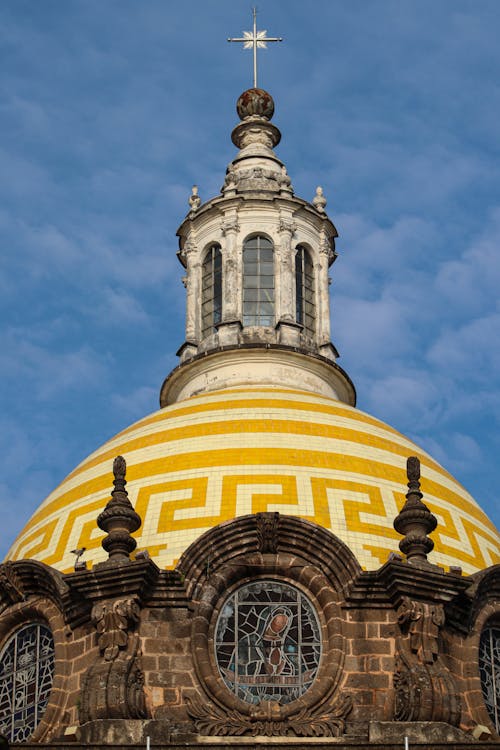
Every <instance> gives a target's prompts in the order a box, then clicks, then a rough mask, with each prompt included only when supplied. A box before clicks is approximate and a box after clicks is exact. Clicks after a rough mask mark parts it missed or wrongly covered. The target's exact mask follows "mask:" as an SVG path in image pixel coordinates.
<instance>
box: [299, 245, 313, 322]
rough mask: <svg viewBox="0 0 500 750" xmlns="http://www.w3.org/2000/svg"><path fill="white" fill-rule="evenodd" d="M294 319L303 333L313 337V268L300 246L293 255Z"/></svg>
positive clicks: (304, 249)
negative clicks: (302, 328) (302, 329)
mask: <svg viewBox="0 0 500 750" xmlns="http://www.w3.org/2000/svg"><path fill="white" fill-rule="evenodd" d="M295 319H296V321H297V323H302V325H303V326H304V332H305V333H307V334H309V335H310V336H313V335H314V330H315V323H316V307H315V304H314V267H313V264H312V260H311V256H310V254H309V252H308V250H306V248H305V247H303V246H302V245H298V246H297V252H296V254H295Z"/></svg>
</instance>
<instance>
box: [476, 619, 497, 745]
mask: <svg viewBox="0 0 500 750" xmlns="http://www.w3.org/2000/svg"><path fill="white" fill-rule="evenodd" d="M479 675H480V677H481V689H482V691H483V698H484V702H485V704H486V708H487V709H488V713H489V715H490V719H491V721H492V722H493V724H494V726H495V729H496V731H497V733H498V732H500V628H499V627H486V628H485V629H484V630H483V632H482V633H481V640H480V643H479Z"/></svg>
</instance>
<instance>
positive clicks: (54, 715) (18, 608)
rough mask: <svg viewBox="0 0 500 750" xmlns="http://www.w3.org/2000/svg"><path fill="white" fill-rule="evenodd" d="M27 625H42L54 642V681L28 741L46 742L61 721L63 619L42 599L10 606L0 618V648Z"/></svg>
mask: <svg viewBox="0 0 500 750" xmlns="http://www.w3.org/2000/svg"><path fill="white" fill-rule="evenodd" d="M31 623H42V624H45V625H47V627H48V628H49V629H50V630H51V632H52V637H53V639H54V679H53V682H52V689H51V691H50V696H49V701H48V704H47V708H46V709H45V711H44V713H43V715H42V717H41V719H40V721H39V723H38V726H37V727H36V729H35V731H34V732H33V734H32V735H31V737H30V739H29V742H47V741H49V740H51V739H52V738H53V737H54V736H55V735H56V734H57V733H59V732H60V731H61V719H62V715H63V712H64V709H65V707H66V702H67V698H68V689H67V678H68V676H67V672H68V658H67V645H66V635H65V633H66V630H67V627H66V625H65V623H64V617H63V615H62V613H61V611H60V610H59V609H58V607H57V606H56V605H55V604H54V603H53V602H52V601H50V600H49V599H46V598H44V597H39V598H30V599H28V600H27V601H25V602H20V603H18V604H14V605H13V606H12V607H10V608H9V609H8V610H6V611H5V612H3V613H2V616H1V619H0V649H2V648H3V646H4V644H5V643H6V641H7V640H8V639H9V638H10V636H12V635H13V634H14V633H15V631H16V630H18V629H20V628H21V627H23V626H24V625H29V624H31Z"/></svg>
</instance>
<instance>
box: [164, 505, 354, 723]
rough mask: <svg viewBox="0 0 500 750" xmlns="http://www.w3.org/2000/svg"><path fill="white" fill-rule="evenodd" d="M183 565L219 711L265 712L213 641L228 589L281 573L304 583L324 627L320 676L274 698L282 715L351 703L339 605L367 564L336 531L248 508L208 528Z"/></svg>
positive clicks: (204, 667) (208, 689) (279, 577)
mask: <svg viewBox="0 0 500 750" xmlns="http://www.w3.org/2000/svg"><path fill="white" fill-rule="evenodd" d="M273 526H274V531H272V528H273ZM270 528H271V532H269V529H270ZM263 529H264V531H263ZM266 529H267V531H265V530H266ZM268 532H269V538H268V537H267V536H266V534H268ZM273 535H274V537H273ZM273 539H274V541H273ZM207 565H208V569H207ZM178 569H179V570H180V571H181V572H182V573H183V574H184V575H185V583H186V586H187V590H188V592H189V596H190V598H192V600H193V602H194V604H195V614H194V617H193V625H192V653H193V660H194V666H195V671H196V675H197V678H198V680H199V684H200V689H201V690H202V691H203V693H204V694H205V696H206V698H208V700H209V701H211V702H212V703H216V704H217V706H218V707H219V710H220V711H222V712H224V711H227V710H228V709H229V710H234V711H236V712H237V713H238V715H240V716H247V717H248V719H249V720H253V719H254V718H255V715H256V712H257V713H258V707H256V706H255V705H252V704H250V703H246V702H244V701H242V700H241V699H240V698H238V697H237V696H235V695H234V694H233V693H231V691H230V690H229V689H228V688H227V687H226V685H225V684H224V681H223V679H222V677H221V675H220V673H219V670H218V666H217V663H216V658H215V652H214V646H213V643H214V633H215V628H216V623H217V619H218V615H219V612H220V610H221V607H222V605H223V604H224V602H225V601H226V599H227V596H228V594H229V592H231V591H233V590H235V589H236V588H238V587H240V586H242V585H244V584H245V583H248V582H251V581H255V580H259V579H260V580H262V579H270V580H276V581H278V582H283V583H286V584H289V585H291V586H294V587H295V588H297V589H298V590H299V591H302V592H303V593H304V594H305V595H306V596H307V597H308V599H309V600H310V602H311V603H312V605H313V607H314V608H315V610H316V613H317V615H318V619H319V622H320V628H321V635H322V656H321V661H320V665H319V670H318V674H317V676H316V679H315V681H314V682H313V684H312V685H311V687H310V688H309V689H308V690H307V691H306V692H304V693H303V695H302V696H301V697H300V698H298V699H297V700H294V701H292V702H290V703H288V704H284V705H281V704H280V705H279V707H278V708H276V706H275V709H276V711H277V713H279V718H278V719H277V720H279V721H280V722H286V721H293V720H294V717H295V718H296V717H297V716H298V715H299V714H301V713H302V712H304V711H305V712H306V713H307V712H311V711H315V710H317V709H318V708H320V709H321V710H322V711H325V713H328V711H329V710H332V708H333V707H334V704H336V703H337V702H338V701H339V700H341V701H344V708H343V709H342V710H344V711H348V710H349V708H348V706H347V703H348V701H349V698H348V696H344V695H340V691H339V686H340V682H341V679H342V677H343V670H342V666H343V663H344V655H345V642H344V636H343V634H342V624H341V623H342V618H341V612H340V607H341V603H342V601H343V598H344V592H345V591H346V590H347V589H348V587H349V586H350V584H351V583H352V581H353V579H354V578H356V577H357V576H358V575H359V573H360V568H359V565H358V563H357V561H356V560H355V558H354V556H353V555H352V553H351V552H350V550H349V549H348V548H347V546H346V545H345V544H344V543H343V542H341V541H340V540H339V539H338V538H337V537H335V536H334V535H333V534H331V533H330V532H328V531H326V530H325V529H323V528H322V527H319V526H317V525H316V524H313V523H311V522H309V521H304V520H302V519H299V518H295V517H291V516H280V515H279V514H278V513H261V514H256V515H252V516H243V517H240V518H237V519H235V520H234V521H230V522H225V523H222V524H220V525H219V526H218V527H215V528H214V529H212V530H210V531H209V532H207V533H206V534H204V535H203V536H202V537H201V538H200V539H199V540H197V542H196V543H195V544H193V545H191V547H190V548H189V549H188V550H187V551H186V552H185V553H184V555H183V556H182V558H181V560H180V562H179V568H178ZM206 698H205V699H206ZM259 705H260V704H259ZM321 707H323V708H321ZM274 718H275V719H276V715H275V717H274Z"/></svg>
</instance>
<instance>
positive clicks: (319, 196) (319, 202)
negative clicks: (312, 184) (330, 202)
mask: <svg viewBox="0 0 500 750" xmlns="http://www.w3.org/2000/svg"><path fill="white" fill-rule="evenodd" d="M313 206H314V207H315V208H316V211H319V212H320V214H323V213H324V212H325V206H326V198H325V196H324V195H323V188H322V187H320V186H319V185H318V187H317V188H316V195H315V196H314V198H313Z"/></svg>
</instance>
